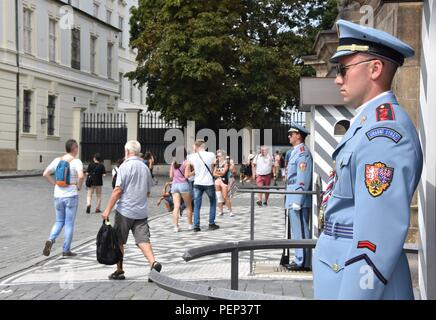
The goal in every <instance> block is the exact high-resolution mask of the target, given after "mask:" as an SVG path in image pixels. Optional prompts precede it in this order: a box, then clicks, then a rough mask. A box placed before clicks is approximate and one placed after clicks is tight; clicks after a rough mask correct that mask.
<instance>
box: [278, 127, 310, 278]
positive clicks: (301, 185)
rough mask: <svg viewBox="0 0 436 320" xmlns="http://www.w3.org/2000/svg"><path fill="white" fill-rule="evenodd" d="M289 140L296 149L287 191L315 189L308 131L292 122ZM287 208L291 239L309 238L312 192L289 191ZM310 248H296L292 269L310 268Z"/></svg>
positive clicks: (302, 269)
mask: <svg viewBox="0 0 436 320" xmlns="http://www.w3.org/2000/svg"><path fill="white" fill-rule="evenodd" d="M288 132H289V134H288V137H289V142H290V143H291V145H292V147H293V150H292V153H291V156H290V158H289V161H288V170H287V171H288V172H287V183H286V191H299V190H301V191H310V190H312V167H313V160H312V155H311V154H310V151H309V149H308V148H307V147H306V145H305V144H304V142H305V139H306V136H307V135H309V134H310V133H309V131H308V130H307V129H306V128H304V127H302V126H300V125H298V124H296V123H293V122H292V123H291V128H290V129H289V131H288ZM285 207H286V209H287V210H288V218H289V221H290V223H291V238H292V239H295V240H301V239H310V238H311V234H310V230H309V214H310V208H311V207H312V195H303V194H288V195H286V202H285ZM310 265H311V261H310V249H295V257H294V261H291V263H290V264H289V266H288V269H289V270H292V271H299V270H301V271H305V270H310Z"/></svg>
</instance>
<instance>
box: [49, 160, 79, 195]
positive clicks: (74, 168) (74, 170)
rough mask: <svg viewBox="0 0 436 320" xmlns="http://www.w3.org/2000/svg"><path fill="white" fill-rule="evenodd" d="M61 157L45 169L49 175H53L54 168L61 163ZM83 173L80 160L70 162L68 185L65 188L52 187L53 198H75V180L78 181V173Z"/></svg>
mask: <svg viewBox="0 0 436 320" xmlns="http://www.w3.org/2000/svg"><path fill="white" fill-rule="evenodd" d="M61 158H62V157H58V158H56V159H54V160H53V161H52V162H51V163H50V164H49V165H48V167H47V169H48V170H49V171H50V173H54V172H55V170H56V167H57V166H58V164H59V161H61ZM47 169H46V170H47ZM80 171H81V172H83V164H82V161H80V159H74V160H72V161H71V162H70V185H69V186H66V187H59V186H57V185H56V186H55V187H54V197H55V198H68V197H73V196H77V195H78V193H77V185H76V184H77V180H78V172H80Z"/></svg>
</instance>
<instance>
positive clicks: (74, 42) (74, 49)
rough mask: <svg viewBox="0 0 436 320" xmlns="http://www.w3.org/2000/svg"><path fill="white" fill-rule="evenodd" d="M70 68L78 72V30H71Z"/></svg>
mask: <svg viewBox="0 0 436 320" xmlns="http://www.w3.org/2000/svg"><path fill="white" fill-rule="evenodd" d="M71 68H74V69H77V70H80V30H79V29H73V30H71Z"/></svg>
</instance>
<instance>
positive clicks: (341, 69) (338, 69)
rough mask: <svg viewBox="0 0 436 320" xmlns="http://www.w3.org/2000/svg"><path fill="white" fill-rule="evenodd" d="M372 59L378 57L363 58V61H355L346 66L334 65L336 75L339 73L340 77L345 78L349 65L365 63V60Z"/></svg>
mask: <svg viewBox="0 0 436 320" xmlns="http://www.w3.org/2000/svg"><path fill="white" fill-rule="evenodd" d="M374 60H379V59H369V60H364V61H360V62H356V63H352V64H347V65H346V66H343V65H341V64H338V65H336V76H339V75H340V76H341V77H342V78H345V75H346V74H347V69H349V68H350V67H353V66H357V65H358V64H362V63H366V62H370V61H374ZM380 61H381V60H380ZM381 63H382V64H383V61H381Z"/></svg>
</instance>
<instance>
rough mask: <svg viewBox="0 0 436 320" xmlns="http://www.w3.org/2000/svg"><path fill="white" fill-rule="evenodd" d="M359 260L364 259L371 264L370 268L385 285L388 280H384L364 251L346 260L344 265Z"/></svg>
mask: <svg viewBox="0 0 436 320" xmlns="http://www.w3.org/2000/svg"><path fill="white" fill-rule="evenodd" d="M360 260H365V261H366V263H367V264H368V265H369V266H371V268H372V270H373V271H374V273H375V275H376V276H377V278H378V279H379V280H380V281H381V282H382V283H383V284H384V285H387V284H388V280H386V278H385V277H383V275H382V274H381V272H380V271H379V270H378V269H377V267H376V266H375V264H374V263H373V262H372V261H371V259H370V258H369V257H368V255H367V254H366V253H364V254H361V255H360V256H357V257H354V258H351V259H350V260H348V261H347V262H345V266H349V265H351V264H353V263H356V262H358V261H360Z"/></svg>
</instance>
